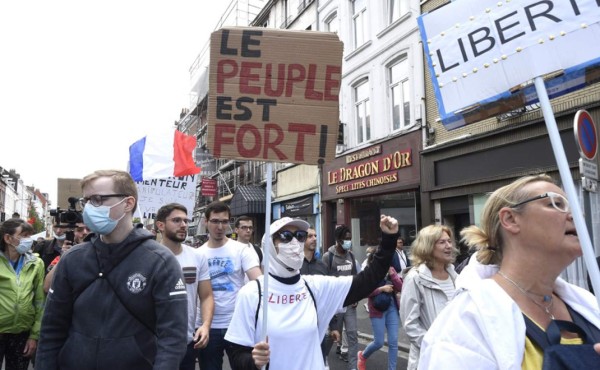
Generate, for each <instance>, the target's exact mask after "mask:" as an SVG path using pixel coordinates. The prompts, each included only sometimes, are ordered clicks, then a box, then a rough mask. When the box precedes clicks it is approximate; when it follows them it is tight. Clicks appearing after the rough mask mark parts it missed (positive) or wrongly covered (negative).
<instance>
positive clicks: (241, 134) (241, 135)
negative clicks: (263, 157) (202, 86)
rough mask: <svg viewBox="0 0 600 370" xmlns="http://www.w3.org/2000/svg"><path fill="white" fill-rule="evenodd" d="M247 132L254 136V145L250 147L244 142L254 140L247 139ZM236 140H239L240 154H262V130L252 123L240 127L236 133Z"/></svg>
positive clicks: (249, 155) (253, 155) (247, 155)
mask: <svg viewBox="0 0 600 370" xmlns="http://www.w3.org/2000/svg"><path fill="white" fill-rule="evenodd" d="M246 133H248V134H250V135H251V136H254V146H252V147H251V148H248V149H247V148H246V147H245V146H244V143H247V142H252V140H251V139H250V140H246V139H245V136H246ZM235 140H236V141H237V144H238V145H237V147H238V151H239V152H240V154H241V155H242V156H243V157H247V158H254V157H256V156H258V155H259V154H260V147H261V144H260V142H261V138H260V132H259V131H258V129H257V128H256V127H255V126H253V125H250V124H246V125H242V126H240V129H239V130H238V132H237V134H236V135H235Z"/></svg>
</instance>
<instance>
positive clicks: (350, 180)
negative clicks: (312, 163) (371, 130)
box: [327, 145, 412, 194]
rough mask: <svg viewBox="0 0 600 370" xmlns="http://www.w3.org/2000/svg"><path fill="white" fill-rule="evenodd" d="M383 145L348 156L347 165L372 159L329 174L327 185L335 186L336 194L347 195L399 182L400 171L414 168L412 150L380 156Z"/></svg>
mask: <svg viewBox="0 0 600 370" xmlns="http://www.w3.org/2000/svg"><path fill="white" fill-rule="evenodd" d="M381 152H382V149H381V145H377V146H374V147H371V148H368V149H365V150H362V151H360V152H357V153H353V154H350V155H347V156H346V163H349V164H351V163H354V162H357V161H362V160H364V159H367V158H369V157H373V158H372V159H370V160H368V161H366V162H361V163H359V164H354V165H352V164H351V165H349V166H347V167H342V168H339V169H336V170H333V171H328V172H327V185H335V192H336V194H341V193H346V192H349V191H355V190H360V189H365V188H372V187H375V186H380V185H386V184H390V183H393V182H397V181H398V171H397V170H399V169H401V168H404V167H409V166H412V153H411V150H410V149H404V150H397V151H395V152H393V153H390V154H386V155H380V154H381Z"/></svg>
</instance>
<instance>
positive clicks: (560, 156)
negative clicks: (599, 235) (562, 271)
mask: <svg viewBox="0 0 600 370" xmlns="http://www.w3.org/2000/svg"><path fill="white" fill-rule="evenodd" d="M533 81H534V83H535V90H536V92H537V95H538V99H539V100H540V105H541V107H542V113H543V114H544V120H545V121H546V128H547V129H548V136H549V137H550V143H551V144H552V150H553V151H554V157H555V158H556V163H557V165H558V171H559V173H560V178H561V181H562V185H563V187H564V189H565V193H566V194H567V199H568V200H569V205H570V208H571V214H572V215H573V221H574V222H575V228H576V229H577V236H578V237H579V242H580V244H581V249H582V251H583V261H584V262H585V264H586V267H587V269H588V273H589V274H590V280H591V281H592V286H593V287H594V292H596V300H597V301H598V305H599V306H600V293H599V292H600V271H599V270H598V265H597V264H596V258H595V256H594V251H593V249H592V241H591V239H590V234H589V232H588V229H587V225H586V223H585V219H584V217H583V211H582V210H581V206H580V205H579V196H578V194H577V191H576V189H575V184H574V182H573V177H572V176H571V170H570V169H569V164H568V162H567V156H566V155H565V149H564V147H563V144H562V141H561V140H560V134H559V132H558V128H557V125H556V120H555V118H554V112H553V111H552V105H551V104H550V99H549V98H548V91H546V85H545V84H544V79H543V78H542V77H536V78H535V79H534V80H533Z"/></svg>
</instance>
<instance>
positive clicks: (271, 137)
mask: <svg viewBox="0 0 600 370" xmlns="http://www.w3.org/2000/svg"><path fill="white" fill-rule="evenodd" d="M342 49H343V44H342V42H341V41H339V39H338V37H337V35H335V34H333V33H323V32H312V31H291V30H276V29H266V28H243V27H233V28H223V29H220V30H218V31H216V32H213V34H212V35H211V46H210V73H209V74H210V76H209V96H208V140H207V145H208V148H209V150H210V152H211V154H212V155H214V156H215V157H217V158H232V159H244V160H261V161H275V162H290V163H306V164H318V163H323V162H324V161H325V160H328V159H333V158H335V145H336V139H337V134H338V122H339V91H340V82H341V65H342Z"/></svg>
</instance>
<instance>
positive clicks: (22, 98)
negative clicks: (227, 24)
mask: <svg viewBox="0 0 600 370" xmlns="http://www.w3.org/2000/svg"><path fill="white" fill-rule="evenodd" d="M229 2H230V0H218V1H217V0H195V1H194V0H172V1H157V0H103V1H88V0H52V1H48V0H30V1H28V0H19V1H2V2H0V35H1V36H0V50H1V52H2V57H1V58H0V130H1V134H0V137H1V138H2V140H1V142H0V166H2V167H4V168H6V169H13V168H14V169H15V170H16V171H17V172H18V173H19V174H20V175H21V178H22V179H23V180H24V181H25V184H26V185H28V186H32V185H33V186H35V187H36V188H39V189H40V190H41V191H42V192H44V193H49V194H50V199H51V201H52V207H56V205H57V199H56V183H57V178H59V177H60V178H81V177H83V176H85V175H87V174H88V173H90V172H92V171H94V170H97V169H108V168H116V169H123V170H125V169H126V168H127V160H128V158H129V152H128V148H129V145H131V144H132V143H133V142H134V141H136V140H138V139H140V138H142V137H143V136H144V135H145V134H146V132H147V130H148V128H147V127H157V126H167V127H173V122H174V121H175V120H177V119H178V118H179V112H180V111H181V108H189V105H190V103H189V101H190V99H189V90H190V86H191V82H190V76H189V67H190V66H191V64H192V63H193V61H194V59H195V58H196V56H197V55H198V53H199V52H200V50H201V49H202V47H203V46H204V44H205V43H206V42H207V40H208V39H209V36H210V33H211V32H212V31H213V30H214V29H215V26H216V25H217V22H218V20H219V18H220V17H221V15H222V14H223V12H224V11H225V8H226V7H227V5H228V4H229Z"/></svg>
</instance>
